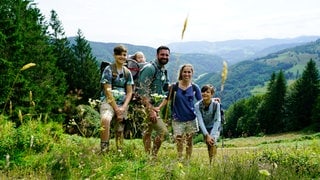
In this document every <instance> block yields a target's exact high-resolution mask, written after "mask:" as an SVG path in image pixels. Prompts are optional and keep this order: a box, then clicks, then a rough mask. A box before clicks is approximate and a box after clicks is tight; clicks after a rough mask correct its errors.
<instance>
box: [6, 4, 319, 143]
mask: <svg viewBox="0 0 320 180" xmlns="http://www.w3.org/2000/svg"><path fill="white" fill-rule="evenodd" d="M0 14H1V16H0V22H1V29H0V47H1V48H0V66H1V68H0V74H1V78H0V94H1V96H0V105H1V107H2V108H1V109H0V112H1V115H4V116H5V117H6V118H8V119H10V120H12V121H14V122H16V123H17V124H19V123H21V121H24V120H29V119H40V120H41V121H44V122H45V121H48V120H52V121H58V122H64V121H65V120H66V119H68V118H70V117H68V116H69V115H70V114H72V113H74V112H72V109H73V108H72V107H75V106H77V105H79V104H88V100H89V99H90V98H92V99H97V98H98V97H99V95H100V83H99V80H100V71H99V66H98V64H97V60H96V58H95V57H94V56H93V55H92V52H91V51H92V49H91V47H90V45H89V42H88V41H87V40H86V39H85V37H84V35H83V33H82V31H81V30H78V32H77V36H76V38H75V42H74V43H72V44H71V43H70V41H69V40H68V38H67V37H66V36H65V32H64V29H63V26H62V23H61V21H60V20H59V18H58V14H57V13H56V12H55V11H54V10H52V11H51V16H50V19H49V20H46V19H45V17H44V16H43V15H42V14H41V12H40V10H39V9H38V8H37V7H36V4H35V3H33V1H32V0H1V6H0ZM28 63H34V64H35V66H34V67H30V68H29V69H26V70H22V67H24V66H25V65H26V64H28ZM319 112H320V100H319V75H318V70H317V69H316V66H315V62H314V61H313V60H310V62H309V63H308V65H307V66H306V69H305V70H304V72H303V75H302V76H301V78H300V79H298V80H297V81H296V82H295V83H294V84H293V85H290V86H289V87H287V83H286V80H285V77H284V75H283V72H282V71H280V72H279V73H273V74H272V76H271V79H270V82H269V85H268V92H267V93H266V94H265V95H259V96H252V97H250V98H248V99H242V100H239V101H237V102H236V103H234V104H233V105H231V106H230V107H229V108H228V110H227V111H226V124H225V125H224V131H223V134H224V135H225V136H233V137H236V136H241V135H258V134H260V133H268V134H271V133H277V132H285V131H294V130H300V129H303V128H306V127H310V126H311V127H314V129H317V130H319V119H320V115H319ZM4 116H2V117H4ZM315 127H316V128H315Z"/></svg>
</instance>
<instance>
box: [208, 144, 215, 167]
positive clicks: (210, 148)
mask: <svg viewBox="0 0 320 180" xmlns="http://www.w3.org/2000/svg"><path fill="white" fill-rule="evenodd" d="M207 147H208V154H209V161H210V164H211V163H212V160H213V158H214V157H215V156H216V154H217V147H216V146H215V145H213V146H211V145H209V144H207Z"/></svg>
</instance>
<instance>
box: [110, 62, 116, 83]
mask: <svg viewBox="0 0 320 180" xmlns="http://www.w3.org/2000/svg"><path fill="white" fill-rule="evenodd" d="M110 66H111V71H112V79H116V78H117V76H118V71H117V66H116V64H115V63H112V64H111V65H110Z"/></svg>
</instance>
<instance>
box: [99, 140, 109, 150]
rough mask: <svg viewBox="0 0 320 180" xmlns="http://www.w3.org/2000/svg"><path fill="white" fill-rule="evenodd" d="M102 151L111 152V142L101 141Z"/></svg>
mask: <svg viewBox="0 0 320 180" xmlns="http://www.w3.org/2000/svg"><path fill="white" fill-rule="evenodd" d="M100 146H101V153H104V152H109V142H101V144H100Z"/></svg>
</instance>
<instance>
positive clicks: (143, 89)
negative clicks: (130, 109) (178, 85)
mask: <svg viewBox="0 0 320 180" xmlns="http://www.w3.org/2000/svg"><path fill="white" fill-rule="evenodd" d="M169 56H170V49H169V48H168V47H167V46H160V47H158V49H157V59H155V60H154V61H153V62H151V63H149V64H147V65H145V66H144V67H143V69H141V71H140V74H139V81H138V82H139V89H138V94H139V95H140V97H141V102H142V104H143V106H144V107H145V109H146V114H147V118H146V119H147V125H146V129H145V130H144V132H143V145H144V149H145V151H146V153H148V154H150V153H151V154H152V155H153V156H154V157H156V156H157V154H158V151H159V149H160V147H161V144H162V142H163V140H164V138H165V135H166V134H167V133H168V130H167V127H166V124H165V123H164V122H163V120H162V119H161V118H160V115H159V111H157V109H156V108H155V107H157V106H158V105H159V103H161V101H162V99H159V97H162V98H164V97H165V95H166V94H167V91H168V87H167V86H168V82H169V80H168V76H167V70H166V68H165V65H166V64H167V63H168V61H169ZM155 96H156V97H155ZM155 99H157V100H155ZM153 130H155V131H156V135H155V137H154V138H153V146H152V151H151V141H152V140H151V139H152V138H151V134H152V131H153Z"/></svg>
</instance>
